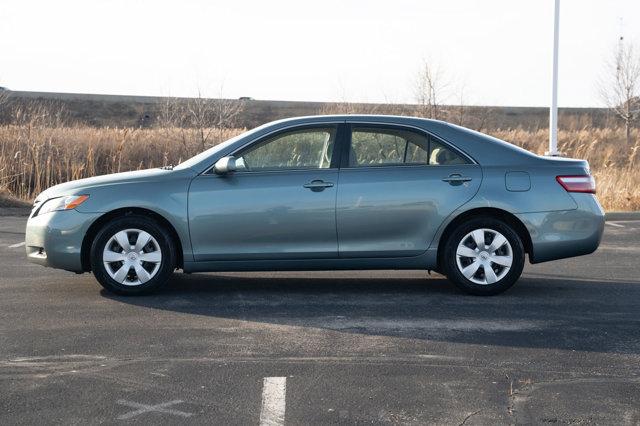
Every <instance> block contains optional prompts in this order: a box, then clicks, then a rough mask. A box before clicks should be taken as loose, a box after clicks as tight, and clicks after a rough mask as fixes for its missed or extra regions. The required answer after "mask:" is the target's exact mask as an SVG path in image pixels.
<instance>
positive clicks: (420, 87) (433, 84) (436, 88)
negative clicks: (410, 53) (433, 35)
mask: <svg viewBox="0 0 640 426" xmlns="http://www.w3.org/2000/svg"><path fill="white" fill-rule="evenodd" d="M417 77H418V78H417V80H416V90H415V96H416V101H417V102H418V105H419V106H420V110H421V114H422V115H423V116H424V117H426V118H433V119H436V120H438V119H440V118H441V116H442V115H443V114H442V113H443V108H442V107H443V102H444V101H445V99H446V97H447V96H446V91H447V89H448V87H449V82H448V81H447V79H446V78H445V76H444V75H443V71H442V69H441V68H440V67H439V66H437V65H435V64H434V63H432V62H428V61H425V62H424V64H423V65H422V69H421V70H420V72H419V73H418V76H417Z"/></svg>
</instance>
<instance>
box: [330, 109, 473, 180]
mask: <svg viewBox="0 0 640 426" xmlns="http://www.w3.org/2000/svg"><path fill="white" fill-rule="evenodd" d="M346 127H347V132H346V135H345V140H344V144H343V145H344V146H343V147H342V155H341V156H340V157H341V158H340V169H348V170H361V169H381V168H388V167H394V168H397V167H405V168H406V167H442V166H449V167H450V166H453V164H415V163H414V164H405V163H402V164H379V165H375V164H374V165H366V166H350V165H349V154H350V150H351V136H352V134H353V129H354V128H357V127H366V128H370V129H375V128H376V127H377V128H381V129H389V130H394V129H395V130H404V131H411V132H413V133H418V134H419V135H422V136H424V137H427V138H429V151H430V150H431V138H434V139H435V141H436V142H437V143H439V144H440V145H443V146H445V147H446V148H448V149H450V150H451V151H453V152H454V153H456V154H458V155H459V156H461V157H462V158H464V159H465V160H467V161H468V163H466V164H455V166H469V165H478V162H477V161H475V160H474V159H473V158H472V157H471V156H469V155H468V154H467V153H465V152H463V151H462V150H460V149H459V148H457V147H456V146H454V145H452V144H451V143H450V142H449V141H447V140H445V139H444V138H442V137H440V136H438V135H436V134H435V133H432V132H429V131H427V130H425V129H422V128H420V127H416V126H412V125H409V124H396V123H380V122H369V121H347V123H346ZM405 155H406V152H405Z"/></svg>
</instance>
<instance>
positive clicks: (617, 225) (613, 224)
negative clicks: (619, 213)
mask: <svg viewBox="0 0 640 426" xmlns="http://www.w3.org/2000/svg"><path fill="white" fill-rule="evenodd" d="M605 224H607V225H611V226H615V227H616V228H624V225H620V224H619V223H615V222H605Z"/></svg>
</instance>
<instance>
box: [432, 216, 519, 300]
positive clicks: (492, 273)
mask: <svg viewBox="0 0 640 426" xmlns="http://www.w3.org/2000/svg"><path fill="white" fill-rule="evenodd" d="M524 259H525V252H524V246H523V244H522V241H521V239H520V237H519V236H518V233H517V232H515V231H514V230H513V229H512V227H511V226H509V225H508V224H507V223H505V222H503V221H501V220H497V219H493V218H476V219H472V220H469V221H467V222H465V223H462V224H461V225H459V226H458V227H457V228H456V229H455V230H454V231H453V233H452V234H451V235H450V236H449V239H448V240H447V242H446V245H445V250H444V257H443V259H442V260H443V263H444V268H445V271H446V273H447V277H448V278H449V280H451V281H452V282H453V283H454V284H455V285H456V286H457V287H459V288H460V289H462V290H463V291H465V292H467V293H470V294H474V295H481V296H489V295H493V294H498V293H502V292H503V291H505V290H507V289H508V288H510V287H511V286H512V285H514V284H515V282H516V281H517V280H518V278H519V277H520V275H521V274H522V269H523V268H524Z"/></svg>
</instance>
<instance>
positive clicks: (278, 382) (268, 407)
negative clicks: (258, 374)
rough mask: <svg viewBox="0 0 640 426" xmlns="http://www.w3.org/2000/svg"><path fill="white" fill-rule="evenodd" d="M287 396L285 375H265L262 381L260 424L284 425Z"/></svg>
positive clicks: (264, 425)
mask: <svg viewBox="0 0 640 426" xmlns="http://www.w3.org/2000/svg"><path fill="white" fill-rule="evenodd" d="M286 396H287V378H286V377H265V378H264V380H263V382H262V409H261V410H260V426H280V425H284V412H285V406H286V402H285V400H286Z"/></svg>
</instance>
